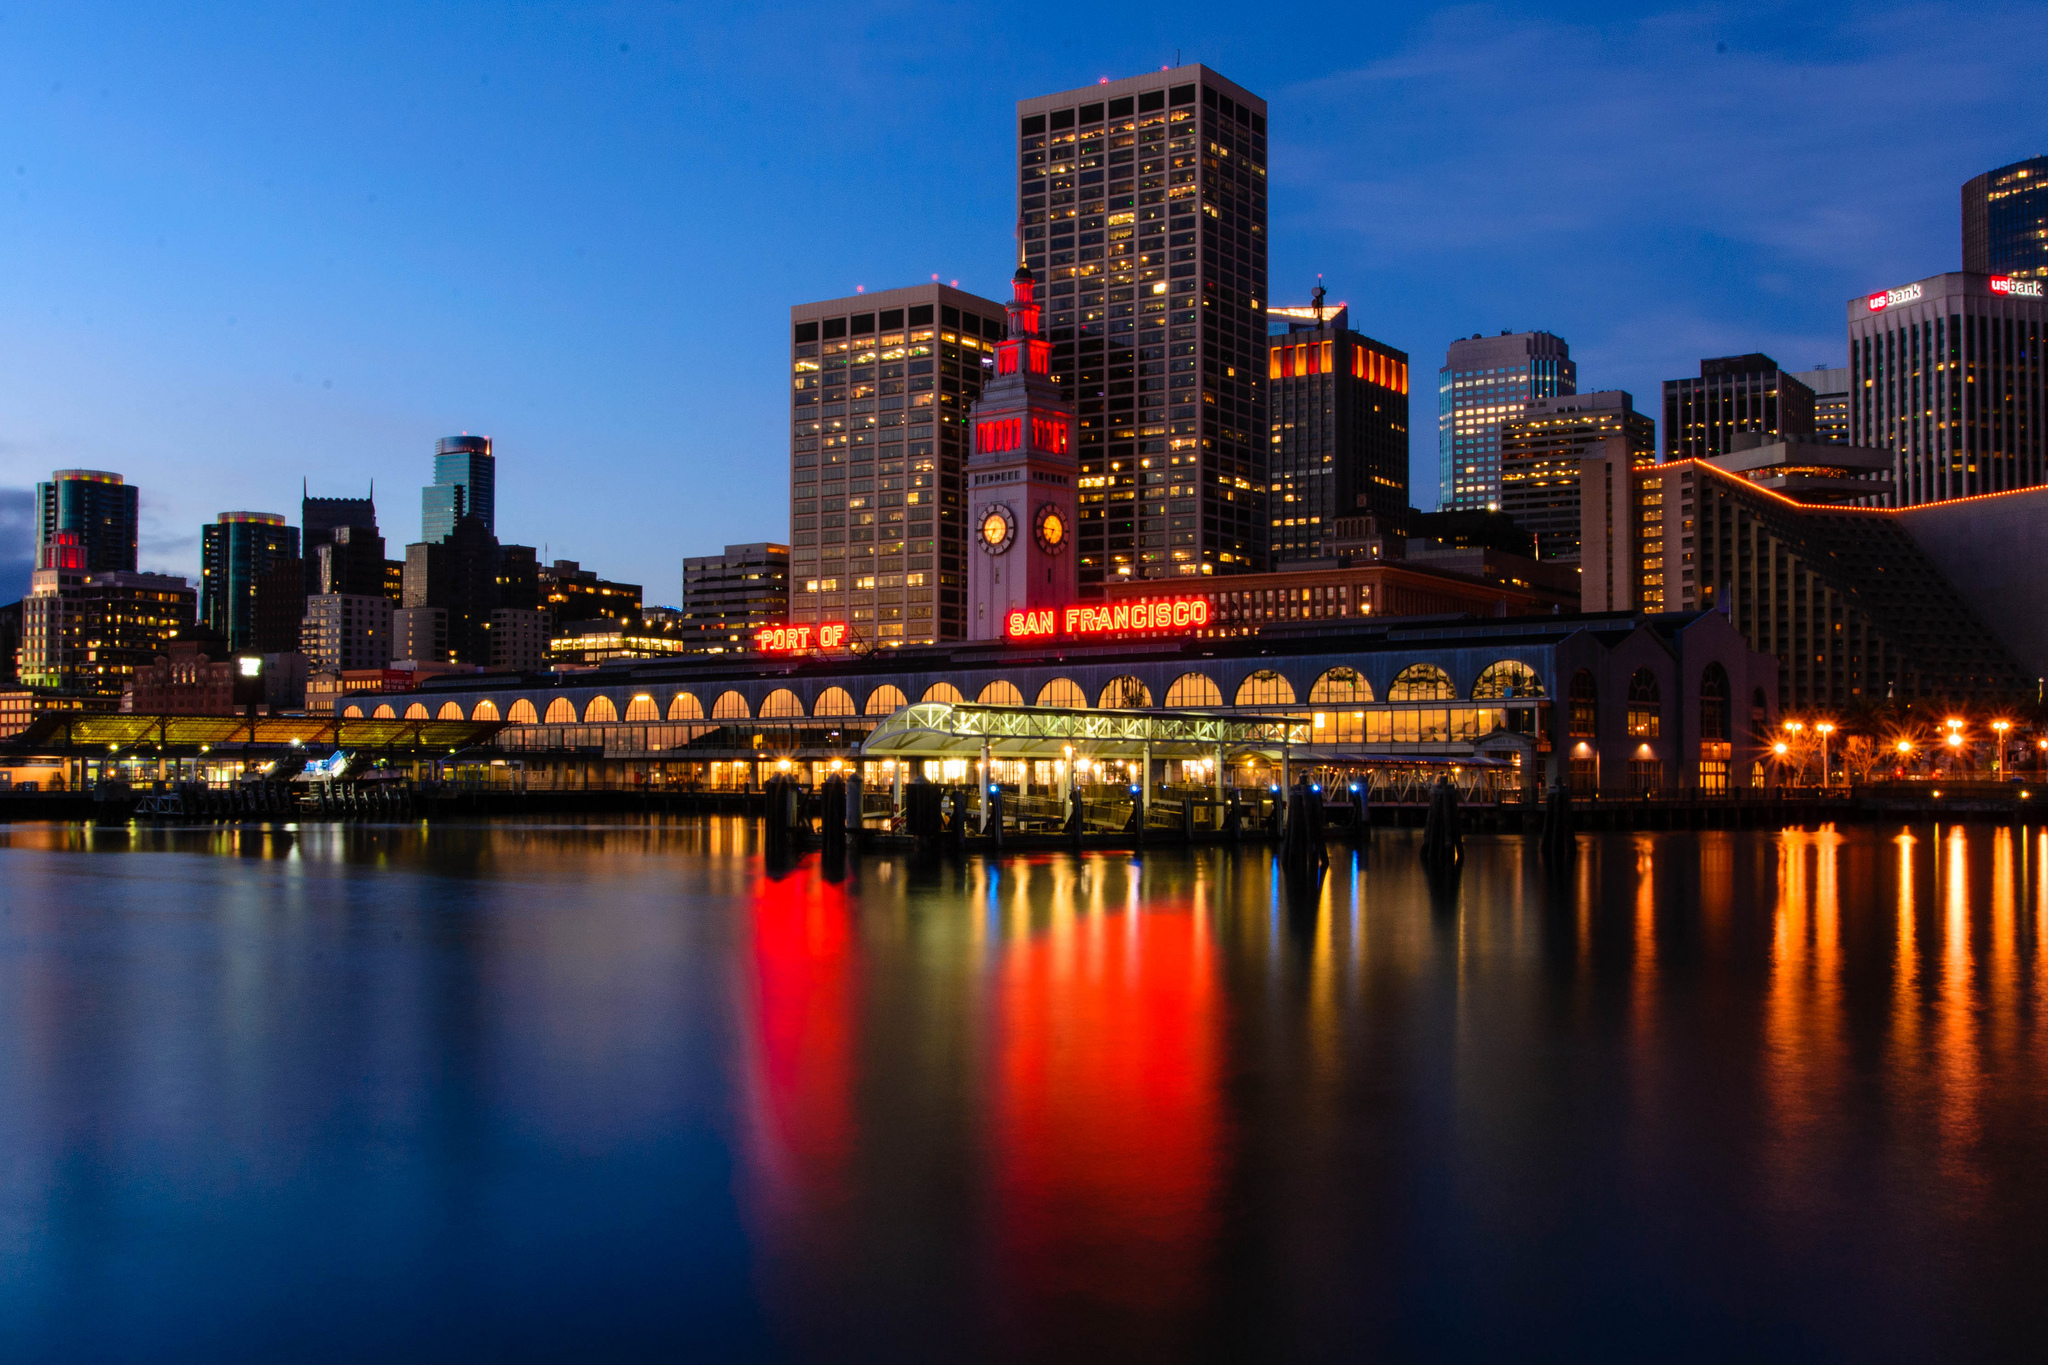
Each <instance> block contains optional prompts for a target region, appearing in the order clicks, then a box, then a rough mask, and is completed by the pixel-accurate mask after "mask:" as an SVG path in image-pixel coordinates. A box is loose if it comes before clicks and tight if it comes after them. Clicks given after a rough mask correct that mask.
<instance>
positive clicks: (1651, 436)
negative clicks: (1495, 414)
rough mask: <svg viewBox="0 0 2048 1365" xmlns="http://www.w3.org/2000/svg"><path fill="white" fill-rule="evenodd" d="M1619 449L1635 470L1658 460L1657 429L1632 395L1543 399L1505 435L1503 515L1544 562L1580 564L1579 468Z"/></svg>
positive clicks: (1615, 392) (1506, 427) (1508, 425)
mask: <svg viewBox="0 0 2048 1365" xmlns="http://www.w3.org/2000/svg"><path fill="white" fill-rule="evenodd" d="M1609 441H1619V442H1620V443H1621V448H1622V449H1623V450H1624V451H1625V452H1626V455H1627V460H1628V462H1629V463H1630V464H1652V463H1654V462H1655V461H1656V459H1657V423H1656V422H1655V421H1654V420H1653V419H1652V418H1651V417H1650V415H1649V414H1648V413H1644V412H1637V411H1636V410H1635V400H1634V398H1633V397H1631V396H1630V395H1629V394H1628V393H1627V392H1626V391H1625V390H1622V389H1606V390H1602V391H1600V392H1597V393H1579V394H1571V395H1568V396H1566V397H1563V398H1538V399H1535V400H1533V401H1532V402H1531V403H1530V404H1529V405H1528V406H1527V407H1526V408H1524V409H1523V410H1522V412H1521V413H1520V415H1518V416H1515V417H1511V418H1509V419H1508V420H1507V421H1506V422H1505V423H1504V424H1503V425H1502V427H1501V433H1500V510H1501V511H1502V512H1505V513H1506V514H1507V515H1508V516H1510V517H1512V518H1513V519H1514V522H1515V525H1517V526H1519V527H1521V528H1522V529H1523V530H1525V531H1527V532H1529V533H1530V534H1531V535H1533V536H1535V537H1536V557H1537V558H1538V559H1552V560H1573V561H1576V560H1577V559H1578V557H1579V467H1580V465H1582V464H1583V463H1584V462H1585V461H1586V460H1587V459H1589V458H1591V457H1592V456H1594V455H1596V454H1601V453H1604V451H1605V450H1606V449H1607V447H1606V443H1607V442H1609Z"/></svg>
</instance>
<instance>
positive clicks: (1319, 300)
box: [1309, 275, 1324, 327]
mask: <svg viewBox="0 0 2048 1365" xmlns="http://www.w3.org/2000/svg"><path fill="white" fill-rule="evenodd" d="M1323 292H1324V291H1323V277H1322V276H1321V275H1317V276H1316V292H1315V293H1313V294H1311V295H1309V297H1310V298H1311V299H1313V300H1315V306H1316V326H1318V327H1320V326H1322V325H1323Z"/></svg>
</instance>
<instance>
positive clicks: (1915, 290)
mask: <svg viewBox="0 0 2048 1365" xmlns="http://www.w3.org/2000/svg"><path fill="white" fill-rule="evenodd" d="M1919 297H1920V286H1919V285H1917V284H1909V285H1907V286H1906V287H1905V288H1904V289H1881V290H1879V291H1878V292H1877V293H1875V294H1872V295H1871V296H1870V311H1871V312H1873V313H1882V312H1883V311H1884V310H1885V309H1887V308H1891V307H1894V306H1896V305H1898V304H1901V303H1912V302H1913V301H1914V300H1915V299H1918V298H1919Z"/></svg>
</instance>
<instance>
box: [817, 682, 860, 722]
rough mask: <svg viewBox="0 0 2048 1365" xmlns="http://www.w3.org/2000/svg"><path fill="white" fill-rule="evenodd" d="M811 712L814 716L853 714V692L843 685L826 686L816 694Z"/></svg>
mask: <svg viewBox="0 0 2048 1365" xmlns="http://www.w3.org/2000/svg"><path fill="white" fill-rule="evenodd" d="M811 714H812V715H814V716H850V715H853V714H854V709H853V694H852V693H851V692H849V691H847V690H846V689H845V688H843V687H828V688H826V689H825V690H824V691H823V692H820V693H819V694H818V700H817V703H816V704H815V705H814V706H812V707H811Z"/></svg>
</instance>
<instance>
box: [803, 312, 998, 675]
mask: <svg viewBox="0 0 2048 1365" xmlns="http://www.w3.org/2000/svg"><path fill="white" fill-rule="evenodd" d="M789 318H790V347H789V359H790V374H791V382H790V400H789V401H790V441H789V452H790V453H789V466H790V490H789V599H790V617H791V619H792V620H795V621H799V622H817V621H844V622H847V623H848V624H849V625H851V626H852V627H853V632H854V635H855V636H856V637H857V638H859V639H861V640H864V641H871V642H874V643H878V644H884V645H889V646H900V645H906V644H933V643H937V642H939V641H944V640H958V639H961V638H963V636H964V635H965V633H966V628H967V559H966V556H967V526H966V520H965V511H964V509H963V507H962V505H961V504H962V487H961V485H962V480H963V478H964V477H965V476H964V468H963V467H964V465H965V462H966V458H967V443H966V431H967V425H966V424H967V409H968V408H969V407H970V406H972V405H973V403H974V401H975V399H977V398H979V397H980V396H981V387H982V385H983V383H985V382H986V381H987V380H988V379H989V378H991V377H993V375H994V373H995V357H996V343H997V342H999V341H1001V340H1002V338H1003V332H1004V321H1003V305H1001V304H999V303H991V302H990V301H989V300H987V299H984V298H981V297H979V296H977V295H974V294H968V293H963V292H962V291H960V290H958V289H953V288H950V287H948V286H946V285H943V284H938V283H932V284H920V285H913V286H912V287H910V288H907V289H889V290H884V291H882V292H879V293H874V294H856V295H854V296H853V297H852V298H843V299H827V300H824V301H823V302H819V303H805V304H798V305H797V306H796V307H794V308H791V309H790V310H789Z"/></svg>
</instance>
